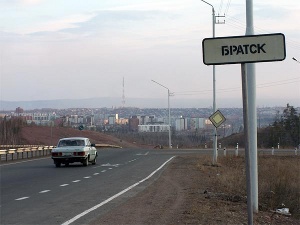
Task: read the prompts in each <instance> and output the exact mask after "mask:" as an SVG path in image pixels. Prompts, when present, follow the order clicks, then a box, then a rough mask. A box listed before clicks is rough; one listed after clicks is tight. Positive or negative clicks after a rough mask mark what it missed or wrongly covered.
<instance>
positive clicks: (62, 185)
mask: <svg viewBox="0 0 300 225" xmlns="http://www.w3.org/2000/svg"><path fill="white" fill-rule="evenodd" d="M68 185H69V184H61V185H59V186H61V187H65V186H68Z"/></svg>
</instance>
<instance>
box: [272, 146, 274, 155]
mask: <svg viewBox="0 0 300 225" xmlns="http://www.w3.org/2000/svg"><path fill="white" fill-rule="evenodd" d="M272 155H274V147H272Z"/></svg>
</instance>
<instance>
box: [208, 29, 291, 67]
mask: <svg viewBox="0 0 300 225" xmlns="http://www.w3.org/2000/svg"><path fill="white" fill-rule="evenodd" d="M202 52H203V62H204V64H206V65H218V64H234V63H251V62H252V63H254V62H271V61H281V60H284V59H285V56H286V50H285V37H284V35H283V34H281V33H277V34H263V35H249V36H233V37H220V38H205V39H204V40H203V41H202Z"/></svg>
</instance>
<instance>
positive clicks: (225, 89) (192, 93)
mask: <svg viewBox="0 0 300 225" xmlns="http://www.w3.org/2000/svg"><path fill="white" fill-rule="evenodd" d="M298 82H300V78H298V77H295V78H291V79H287V80H281V81H274V82H268V83H264V84H259V85H257V86H256V88H267V87H274V86H281V85H286V84H294V83H298ZM238 90H241V87H232V88H221V89H218V90H217V92H218V93H224V92H232V91H238ZM211 91H212V90H202V91H184V92H174V93H175V95H196V94H201V93H211Z"/></svg>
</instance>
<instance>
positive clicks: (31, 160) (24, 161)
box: [0, 157, 49, 167]
mask: <svg viewBox="0 0 300 225" xmlns="http://www.w3.org/2000/svg"><path fill="white" fill-rule="evenodd" d="M44 159H49V157H47V158H41V159H31V160H26V161H22V162H15V163H8V164H3V165H0V167H1V166H10V165H15V164H20V163H26V162H32V161H38V160H44Z"/></svg>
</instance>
